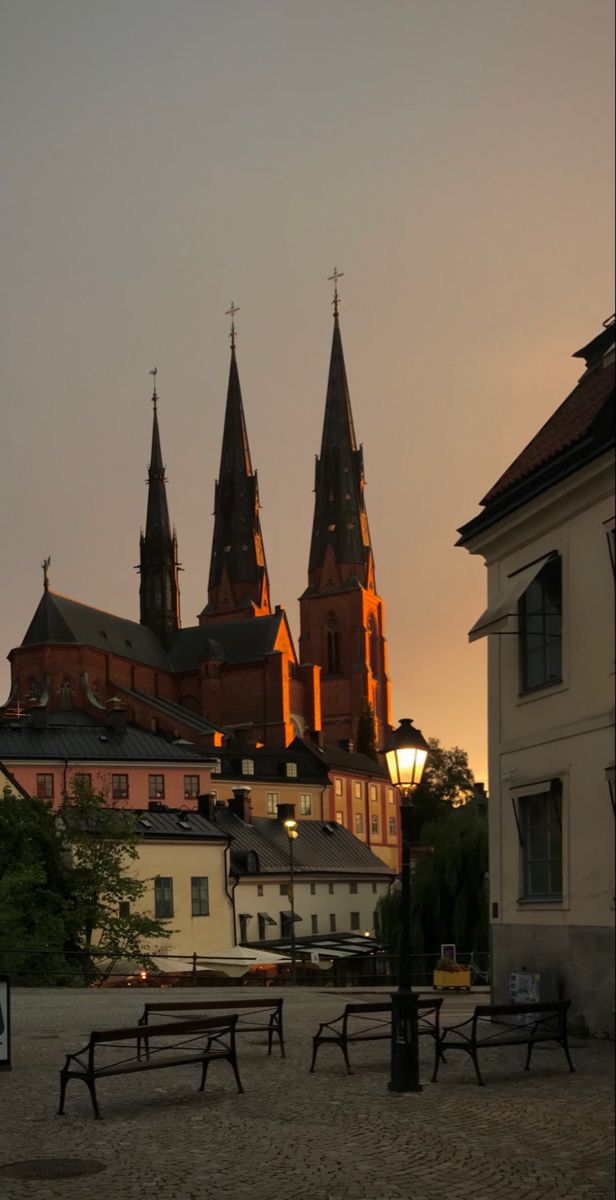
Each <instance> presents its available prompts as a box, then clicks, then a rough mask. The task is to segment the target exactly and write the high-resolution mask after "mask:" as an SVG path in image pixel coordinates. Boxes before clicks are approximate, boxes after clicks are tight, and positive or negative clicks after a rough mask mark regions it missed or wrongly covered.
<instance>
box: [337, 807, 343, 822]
mask: <svg viewBox="0 0 616 1200" xmlns="http://www.w3.org/2000/svg"><path fill="white" fill-rule="evenodd" d="M336 821H337V822H338V824H339V825H344V815H343V813H341V812H340V811H339V810H337V811H336Z"/></svg>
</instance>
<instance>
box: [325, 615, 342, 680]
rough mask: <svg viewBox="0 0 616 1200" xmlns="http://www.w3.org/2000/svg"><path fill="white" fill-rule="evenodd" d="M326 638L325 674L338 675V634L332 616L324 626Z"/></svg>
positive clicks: (336, 624)
mask: <svg viewBox="0 0 616 1200" xmlns="http://www.w3.org/2000/svg"><path fill="white" fill-rule="evenodd" d="M326 636H327V674H328V675H339V674H340V633H339V630H338V622H337V620H336V618H335V617H334V616H331V617H329V618H328V621H327V626H326Z"/></svg>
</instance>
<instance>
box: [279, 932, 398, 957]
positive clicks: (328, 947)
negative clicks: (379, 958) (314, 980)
mask: <svg viewBox="0 0 616 1200" xmlns="http://www.w3.org/2000/svg"><path fill="white" fill-rule="evenodd" d="M290 949H291V943H290V941H288V940H287V939H286V938H284V939H283V938H281V939H279V940H277V941H276V950H280V951H282V952H283V953H284V952H285V951H288V950H290ZM295 950H296V953H297V954H305V955H306V956H307V957H310V956H312V955H315V954H318V955H319V956H320V957H321V958H354V957H355V958H356V957H357V956H358V955H360V954H374V952H375V951H376V950H382V946H381V945H380V943H379V942H377V941H376V939H375V938H373V937H366V936H365V935H364V934H361V933H356V934H353V933H344V934H342V933H341V934H331V935H330V936H327V934H323V935H322V936H319V935H318V934H314V935H312V936H309V937H305V938H302V937H299V938H297V939H296V942H295Z"/></svg>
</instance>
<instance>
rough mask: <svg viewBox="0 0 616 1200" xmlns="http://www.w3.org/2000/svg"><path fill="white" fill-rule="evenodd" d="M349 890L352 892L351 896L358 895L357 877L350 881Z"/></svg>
mask: <svg viewBox="0 0 616 1200" xmlns="http://www.w3.org/2000/svg"><path fill="white" fill-rule="evenodd" d="M349 892H350V894H351V896H356V895H357V880H356V879H352V880H351V882H350V883H349Z"/></svg>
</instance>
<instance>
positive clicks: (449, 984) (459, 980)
mask: <svg viewBox="0 0 616 1200" xmlns="http://www.w3.org/2000/svg"><path fill="white" fill-rule="evenodd" d="M432 986H433V987H435V988H450V989H456V990H457V989H458V988H464V989H466V990H468V989H469V988H470V986H471V973H470V969H469V970H468V971H434V973H433V975H432Z"/></svg>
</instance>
